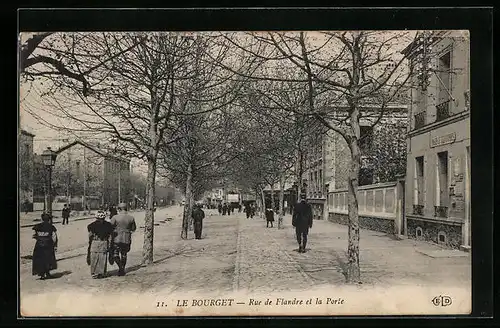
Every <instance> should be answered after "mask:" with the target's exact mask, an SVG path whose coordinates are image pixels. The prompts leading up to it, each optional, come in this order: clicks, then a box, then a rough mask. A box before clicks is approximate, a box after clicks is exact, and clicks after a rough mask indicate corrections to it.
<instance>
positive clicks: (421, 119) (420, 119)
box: [415, 112, 426, 129]
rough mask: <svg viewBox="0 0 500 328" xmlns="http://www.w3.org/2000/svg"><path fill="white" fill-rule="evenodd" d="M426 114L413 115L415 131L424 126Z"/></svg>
mask: <svg viewBox="0 0 500 328" xmlns="http://www.w3.org/2000/svg"><path fill="white" fill-rule="evenodd" d="M425 115H426V112H421V113H418V114H415V129H420V128H421V127H423V126H424V125H425Z"/></svg>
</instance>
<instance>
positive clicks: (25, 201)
mask: <svg viewBox="0 0 500 328" xmlns="http://www.w3.org/2000/svg"><path fill="white" fill-rule="evenodd" d="M34 137H35V135H34V134H31V133H29V132H27V131H25V130H21V131H20V133H19V138H18V146H19V151H18V163H19V165H18V166H19V176H18V177H19V202H20V209H21V210H22V211H26V212H28V211H32V210H33V177H34V153H33V138H34Z"/></svg>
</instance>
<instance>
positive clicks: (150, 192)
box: [142, 156, 156, 265]
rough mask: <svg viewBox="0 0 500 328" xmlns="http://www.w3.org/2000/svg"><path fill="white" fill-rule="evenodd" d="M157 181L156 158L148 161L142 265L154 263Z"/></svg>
mask: <svg viewBox="0 0 500 328" xmlns="http://www.w3.org/2000/svg"><path fill="white" fill-rule="evenodd" d="M155 180H156V156H154V158H149V159H148V176H147V183H146V215H145V217H144V244H143V248H142V264H143V265H148V264H151V263H153V237H154V199H155Z"/></svg>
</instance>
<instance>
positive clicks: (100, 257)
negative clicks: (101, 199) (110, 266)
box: [87, 211, 114, 279]
mask: <svg viewBox="0 0 500 328" xmlns="http://www.w3.org/2000/svg"><path fill="white" fill-rule="evenodd" d="M105 218H106V213H104V212H103V211H99V212H97V215H96V220H95V221H94V222H92V223H91V224H89V225H88V226H87V230H88V232H89V249H88V255H87V264H88V265H89V266H90V274H91V275H92V278H94V279H99V278H103V277H104V276H105V275H106V271H107V263H106V260H107V254H108V252H109V251H110V248H111V240H112V236H113V230H114V229H113V226H112V225H111V223H109V222H108V221H106V220H105Z"/></svg>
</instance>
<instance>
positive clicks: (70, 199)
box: [38, 141, 134, 210]
mask: <svg viewBox="0 0 500 328" xmlns="http://www.w3.org/2000/svg"><path fill="white" fill-rule="evenodd" d="M57 153H58V154H57V159H56V162H55V166H54V168H53V173H52V189H53V193H54V204H53V206H52V207H53V209H54V210H59V209H60V208H62V206H63V205H64V204H65V203H71V206H72V208H73V209H75V210H80V209H83V207H84V206H85V207H88V208H89V209H95V208H97V207H99V206H103V205H111V204H115V205H116V204H118V203H120V202H126V203H130V202H132V201H133V200H134V196H133V193H132V191H131V188H130V160H129V159H125V158H121V157H119V156H116V155H115V154H113V153H112V152H110V151H108V150H106V149H101V148H100V147H99V146H97V145H91V144H88V143H85V142H81V141H75V142H72V143H70V144H68V145H66V146H64V147H62V148H60V149H59V150H57ZM38 198H40V197H38Z"/></svg>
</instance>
